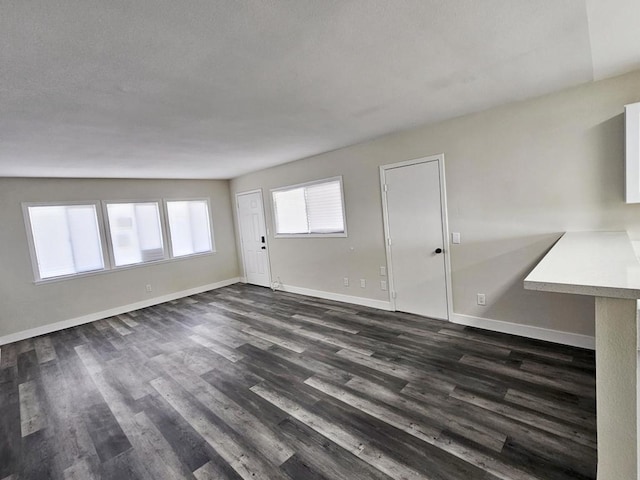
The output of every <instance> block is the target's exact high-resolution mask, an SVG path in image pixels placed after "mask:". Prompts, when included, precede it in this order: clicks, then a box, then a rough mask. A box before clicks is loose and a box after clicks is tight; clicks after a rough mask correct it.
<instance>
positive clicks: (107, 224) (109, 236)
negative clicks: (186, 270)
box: [102, 198, 172, 270]
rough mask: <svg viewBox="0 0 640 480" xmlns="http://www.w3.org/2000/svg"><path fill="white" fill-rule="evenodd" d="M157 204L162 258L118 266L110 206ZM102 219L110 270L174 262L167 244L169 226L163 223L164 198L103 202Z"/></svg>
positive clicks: (164, 216)
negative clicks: (168, 261)
mask: <svg viewBox="0 0 640 480" xmlns="http://www.w3.org/2000/svg"><path fill="white" fill-rule="evenodd" d="M147 203H148V204H155V205H157V206H158V226H159V227H160V241H161V242H162V258H159V259H157V260H147V261H146V262H145V261H140V262H135V263H127V264H124V265H117V264H116V254H115V249H114V248H113V232H112V231H111V220H110V219H109V205H127V204H128V205H134V211H135V205H142V204H147ZM102 217H103V219H104V220H103V221H104V232H105V239H106V242H107V247H108V252H109V264H110V265H111V268H110V270H119V269H121V268H127V267H132V266H137V267H139V266H141V265H148V264H152V263H155V262H166V261H167V260H172V257H171V255H170V253H169V244H168V243H167V234H168V233H169V232H168V229H169V226H168V225H167V224H166V223H165V222H164V221H163V220H164V219H165V218H167V217H166V215H165V212H164V203H163V202H162V198H156V199H153V198H152V199H148V200H102Z"/></svg>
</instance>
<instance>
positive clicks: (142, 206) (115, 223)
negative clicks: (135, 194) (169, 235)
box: [107, 202, 165, 267]
mask: <svg viewBox="0 0 640 480" xmlns="http://www.w3.org/2000/svg"><path fill="white" fill-rule="evenodd" d="M107 215H108V217H109V234H110V236H111V245H112V250H113V260H114V263H115V265H116V266H117V267H120V266H123V265H135V264H137V263H146V262H153V261H156V260H162V259H164V258H165V252H164V246H163V241H162V225H161V223H160V207H159V205H158V203H157V202H145V203H108V204H107Z"/></svg>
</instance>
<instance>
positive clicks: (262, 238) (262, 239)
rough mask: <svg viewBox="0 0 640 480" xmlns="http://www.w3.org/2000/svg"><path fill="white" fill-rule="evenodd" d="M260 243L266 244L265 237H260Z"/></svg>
mask: <svg viewBox="0 0 640 480" xmlns="http://www.w3.org/2000/svg"><path fill="white" fill-rule="evenodd" d="M260 241H261V242H262V243H264V235H262V236H261V237H260Z"/></svg>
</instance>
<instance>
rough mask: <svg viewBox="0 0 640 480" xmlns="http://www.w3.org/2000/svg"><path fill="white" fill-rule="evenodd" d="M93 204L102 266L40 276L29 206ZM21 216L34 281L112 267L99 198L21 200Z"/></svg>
mask: <svg viewBox="0 0 640 480" xmlns="http://www.w3.org/2000/svg"><path fill="white" fill-rule="evenodd" d="M88 205H93V207H94V208H95V214H96V222H97V227H98V237H99V240H100V248H101V249H102V252H101V253H102V268H99V269H96V270H91V271H88V272H76V273H70V274H67V275H57V276H55V277H47V278H41V277H40V266H39V261H38V255H37V254H36V244H35V239H34V238H33V226H32V225H31V215H30V213H29V208H30V207H68V206H88ZM22 216H23V218H24V225H25V229H26V233H27V245H28V248H29V254H30V256H31V268H32V271H33V278H34V280H33V282H34V283H36V284H37V283H45V282H53V281H58V280H67V279H69V278H77V277H81V276H84V275H95V274H97V273H104V272H107V271H110V270H111V269H112V266H111V261H110V258H109V250H108V246H107V240H106V232H105V231H104V217H103V212H102V207H101V204H100V200H87V201H82V200H72V201H68V202H22Z"/></svg>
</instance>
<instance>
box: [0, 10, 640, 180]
mask: <svg viewBox="0 0 640 480" xmlns="http://www.w3.org/2000/svg"><path fill="white" fill-rule="evenodd" d="M639 24H640V1H638V0H182V1H176V0H130V1H125V0H108V1H105V0H0V176H55V177H134V178H231V177H234V176H238V175H241V174H243V173H247V172H250V171H254V170H258V169H261V168H265V167H269V166H272V165H277V164H280V163H284V162H288V161H291V160H296V159H299V158H303V157H307V156H310V155H313V154H317V153H321V152H325V151H328V150H332V149H335V148H339V147H342V146H346V145H350V144H353V143H357V142H360V141H363V140H366V139H369V138H373V137H376V136H379V135H382V134H385V133H388V132H392V131H397V130H402V129H406V128H409V127H412V126H416V125H419V124H423V123H429V122H436V121H440V120H443V119H446V118H451V117H454V116H458V115H462V114H465V113H469V112H474V111H479V110H483V109H486V108H490V107H492V106H496V105H499V104H503V103H506V102H511V101H514V100H519V99H523V98H527V97H533V96H537V95H541V94H545V93H548V92H552V91H556V90H560V89H562V88H565V87H569V86H572V85H577V84H581V83H585V82H590V81H593V80H594V79H600V78H604V77H608V76H613V75H616V74H619V73H624V72H627V71H631V70H634V69H638V68H640V28H638V25H639Z"/></svg>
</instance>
